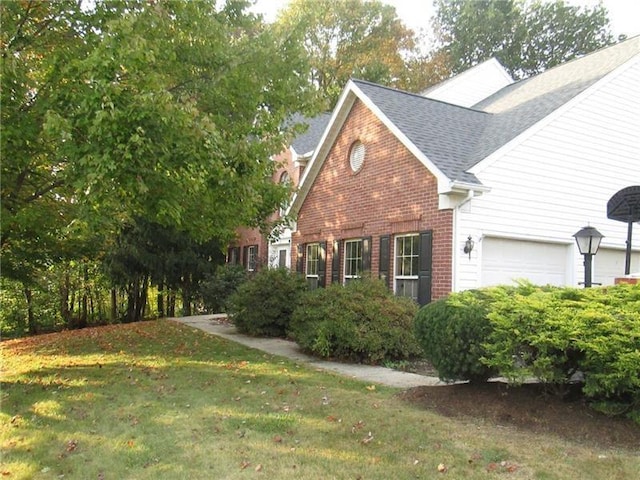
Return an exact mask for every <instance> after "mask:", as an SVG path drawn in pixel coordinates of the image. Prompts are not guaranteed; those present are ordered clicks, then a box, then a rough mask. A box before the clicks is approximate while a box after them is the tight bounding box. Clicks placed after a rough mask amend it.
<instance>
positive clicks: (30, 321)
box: [23, 287, 38, 335]
mask: <svg viewBox="0 0 640 480" xmlns="http://www.w3.org/2000/svg"><path fill="white" fill-rule="evenodd" d="M23 293H24V298H25V300H26V301H27V326H28V329H29V335H35V334H36V333H38V325H37V324H36V319H35V317H34V316H33V302H32V298H33V295H32V292H31V289H30V288H28V287H24V289H23Z"/></svg>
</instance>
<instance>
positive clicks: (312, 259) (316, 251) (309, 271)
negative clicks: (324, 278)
mask: <svg viewBox="0 0 640 480" xmlns="http://www.w3.org/2000/svg"><path fill="white" fill-rule="evenodd" d="M319 263H320V244H319V243H309V244H308V245H307V255H306V269H305V275H306V277H307V283H308V284H309V288H310V289H312V290H313V289H316V288H318V278H319V275H318V266H319Z"/></svg>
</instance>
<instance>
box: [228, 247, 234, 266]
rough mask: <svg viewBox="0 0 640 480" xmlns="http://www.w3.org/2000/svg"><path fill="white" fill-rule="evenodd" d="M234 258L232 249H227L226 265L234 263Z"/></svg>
mask: <svg viewBox="0 0 640 480" xmlns="http://www.w3.org/2000/svg"><path fill="white" fill-rule="evenodd" d="M234 260H235V259H234V258H233V247H229V248H228V249H227V263H228V264H230V265H233V263H234Z"/></svg>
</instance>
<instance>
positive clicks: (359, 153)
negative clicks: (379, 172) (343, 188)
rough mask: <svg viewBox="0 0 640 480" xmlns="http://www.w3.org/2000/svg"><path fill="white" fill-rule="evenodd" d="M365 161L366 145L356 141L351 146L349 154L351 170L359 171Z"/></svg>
mask: <svg viewBox="0 0 640 480" xmlns="http://www.w3.org/2000/svg"><path fill="white" fill-rule="evenodd" d="M363 162H364V145H363V144H362V143H360V142H355V143H354V144H353V146H352V147H351V155H350V156H349V163H350V164H351V170H353V171H354V172H357V171H358V170H360V169H361V168H362V164H363Z"/></svg>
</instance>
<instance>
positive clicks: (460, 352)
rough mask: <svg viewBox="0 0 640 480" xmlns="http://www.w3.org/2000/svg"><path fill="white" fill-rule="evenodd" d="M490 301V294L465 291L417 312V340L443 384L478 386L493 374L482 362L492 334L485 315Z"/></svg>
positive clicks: (415, 326) (487, 292)
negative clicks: (475, 384) (473, 383)
mask: <svg viewBox="0 0 640 480" xmlns="http://www.w3.org/2000/svg"><path fill="white" fill-rule="evenodd" d="M492 291H493V292H495V291H497V289H493V290H492ZM504 292H506V290H505V291H504ZM504 292H503V293H504ZM492 298H493V295H491V294H490V292H489V291H486V290H468V291H464V292H460V293H452V294H450V295H449V296H448V297H446V298H443V299H440V300H437V301H434V302H432V303H429V304H427V305H425V306H424V307H422V308H421V309H420V310H419V311H418V313H417V315H416V318H415V322H414V328H415V335H416V338H417V340H418V342H419V343H420V345H421V347H422V350H423V351H424V355H425V357H426V358H427V360H429V362H431V364H432V365H433V366H434V368H435V369H436V370H437V371H438V375H439V376H440V378H441V379H442V380H444V381H448V382H453V381H458V380H469V381H472V382H479V381H486V380H487V379H488V378H489V377H491V376H492V374H493V373H494V370H493V369H492V368H490V367H488V366H486V365H485V364H484V363H482V361H481V359H482V357H484V356H485V354H486V352H485V348H484V344H485V342H486V341H487V339H488V338H489V335H490V333H491V324H490V323H489V321H488V319H487V314H488V312H489V305H490V302H491V299H492Z"/></svg>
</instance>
